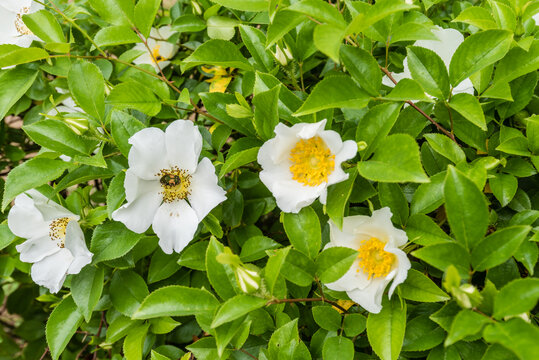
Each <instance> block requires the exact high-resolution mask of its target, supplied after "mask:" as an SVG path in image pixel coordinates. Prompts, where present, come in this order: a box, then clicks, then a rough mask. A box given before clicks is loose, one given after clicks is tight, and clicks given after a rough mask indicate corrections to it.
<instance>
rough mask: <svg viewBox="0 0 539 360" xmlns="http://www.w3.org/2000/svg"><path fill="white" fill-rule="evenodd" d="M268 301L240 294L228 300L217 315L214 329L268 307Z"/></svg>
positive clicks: (213, 325) (214, 320)
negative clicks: (265, 306)
mask: <svg viewBox="0 0 539 360" xmlns="http://www.w3.org/2000/svg"><path fill="white" fill-rule="evenodd" d="M267 302H268V301H267V300H266V299H264V298H260V297H256V296H251V295H246V294H240V295H236V296H234V297H233V298H230V299H228V300H227V301H226V302H225V303H224V304H223V305H221V307H220V308H219V310H217V313H216V314H215V317H214V318H213V322H212V324H211V326H212V328H216V327H218V326H221V325H222V324H225V323H227V322H230V321H234V320H236V319H238V318H240V317H242V316H244V315H247V314H248V313H250V312H251V311H254V310H256V309H259V308H261V307H263V306H264V305H266V303H267Z"/></svg>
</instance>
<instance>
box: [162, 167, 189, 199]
mask: <svg viewBox="0 0 539 360" xmlns="http://www.w3.org/2000/svg"><path fill="white" fill-rule="evenodd" d="M157 176H159V177H160V179H159V182H160V183H161V187H162V188H163V191H162V192H161V194H163V201H164V202H167V203H170V202H173V201H175V200H182V199H185V198H186V197H187V195H189V194H190V193H191V189H190V187H191V175H189V174H188V173H187V171H185V170H181V169H178V168H177V167H173V168H172V169H163V170H161V171H160V172H159V173H158V174H157Z"/></svg>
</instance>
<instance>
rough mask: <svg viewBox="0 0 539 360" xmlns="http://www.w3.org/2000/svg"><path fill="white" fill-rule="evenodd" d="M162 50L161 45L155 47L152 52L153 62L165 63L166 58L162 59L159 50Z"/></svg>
mask: <svg viewBox="0 0 539 360" xmlns="http://www.w3.org/2000/svg"><path fill="white" fill-rule="evenodd" d="M160 48H161V45H155V47H154V48H153V50H152V61H153V62H155V63H156V64H159V63H160V62H161V61H165V60H166V58H164V57H162V56H161V54H159V49H160Z"/></svg>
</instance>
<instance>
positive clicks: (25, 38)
mask: <svg viewBox="0 0 539 360" xmlns="http://www.w3.org/2000/svg"><path fill="white" fill-rule="evenodd" d="M34 40H39V39H38V37H37V36H35V35H20V36H17V37H15V42H14V44H15V45H17V46H20V47H23V48H27V47H30V45H32V42H33V41H34Z"/></svg>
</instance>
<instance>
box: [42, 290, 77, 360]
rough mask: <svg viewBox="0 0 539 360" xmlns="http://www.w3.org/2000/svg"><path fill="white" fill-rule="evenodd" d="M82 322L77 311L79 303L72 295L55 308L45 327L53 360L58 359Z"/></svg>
mask: <svg viewBox="0 0 539 360" xmlns="http://www.w3.org/2000/svg"><path fill="white" fill-rule="evenodd" d="M81 323H82V315H81V314H80V313H79V312H78V311H77V305H75V302H74V301H73V298H72V297H71V296H69V297H66V298H65V299H63V300H62V301H61V302H60V304H58V306H56V307H55V308H54V310H53V311H52V313H51V315H50V316H49V320H48V321H47V326H46V328H45V334H46V336H47V344H48V345H49V350H50V352H51V357H52V358H53V360H58V358H59V357H60V355H61V354H62V352H63V351H64V349H65V348H66V346H67V344H68V343H69V341H70V340H71V338H72V337H73V335H74V334H75V331H77V329H78V327H79V325H80V324H81Z"/></svg>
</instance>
